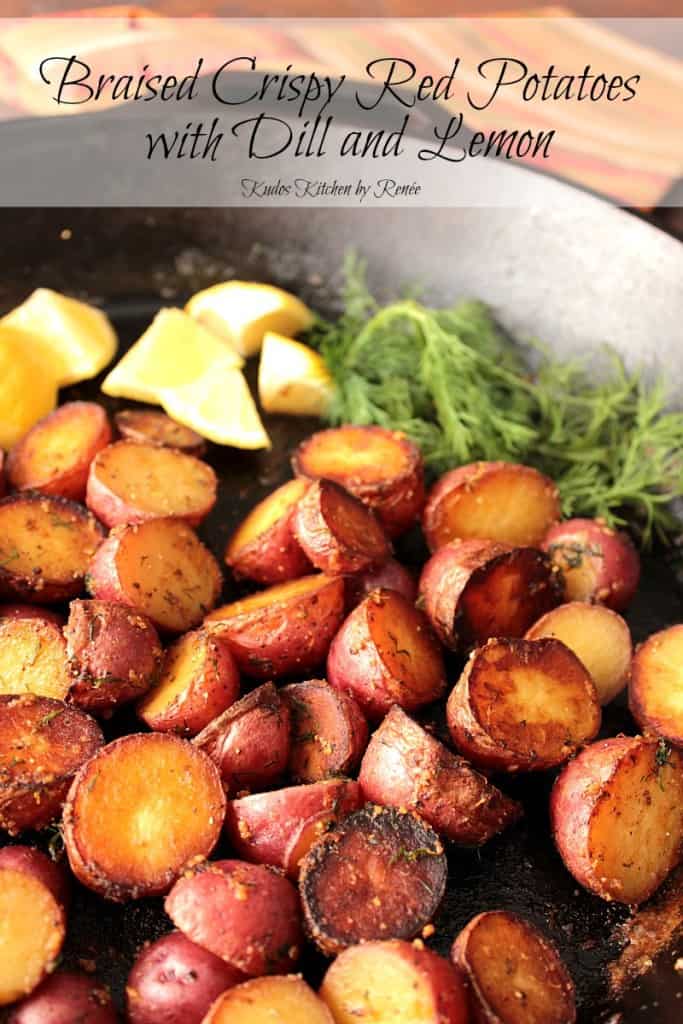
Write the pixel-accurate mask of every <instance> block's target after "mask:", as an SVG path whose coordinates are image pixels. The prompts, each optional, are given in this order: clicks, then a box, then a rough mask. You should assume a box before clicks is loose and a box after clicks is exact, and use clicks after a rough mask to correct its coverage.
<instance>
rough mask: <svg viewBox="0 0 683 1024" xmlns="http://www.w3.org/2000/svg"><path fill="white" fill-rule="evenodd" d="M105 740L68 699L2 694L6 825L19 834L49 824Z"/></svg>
mask: <svg viewBox="0 0 683 1024" xmlns="http://www.w3.org/2000/svg"><path fill="white" fill-rule="evenodd" d="M103 742H104V740H103V738H102V733H101V731H100V729H99V726H98V725H97V724H96V722H94V721H93V719H92V718H90V717H89V715H86V714H84V712H82V711H79V710H78V709H77V708H72V707H70V706H69V705H68V704H64V703H62V701H59V700H51V699H50V698H48V697H36V696H34V695H33V694H21V695H19V696H2V697H0V828H4V829H6V831H7V832H9V833H10V835H17V834H18V833H19V832H23V831H24V830H25V829H28V828H34V829H38V828H44V827H45V826H46V825H49V824H50V822H51V821H53V820H54V819H55V818H56V817H58V816H59V813H60V811H61V807H62V804H63V802H64V799H65V797H66V794H67V792H68V789H69V786H70V784H71V780H72V779H73V777H74V775H75V774H76V772H77V771H78V769H79V768H80V767H81V765H82V764H84V763H85V762H86V761H87V760H88V759H89V758H90V757H92V755H93V754H94V753H95V751H96V750H98V748H99V747H101V746H102V743H103Z"/></svg>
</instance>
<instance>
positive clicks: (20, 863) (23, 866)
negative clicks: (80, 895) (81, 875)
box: [0, 846, 71, 911]
mask: <svg viewBox="0 0 683 1024" xmlns="http://www.w3.org/2000/svg"><path fill="white" fill-rule="evenodd" d="M3 868H11V869H12V870H13V871H24V872H26V874H29V875H33V876H34V878H37V879H38V881H40V882H42V883H43V885H44V886H45V887H46V888H47V889H49V890H50V892H51V893H52V895H53V896H54V898H55V900H56V901H57V903H58V904H59V906H60V907H62V908H63V909H64V910H65V911H66V910H68V909H69V904H70V902H71V880H70V877H69V875H68V873H67V871H66V869H65V868H64V867H62V865H61V864H57V863H56V862H55V861H53V860H51V859H50V858H49V857H48V856H47V854H45V853H43V852H42V851H41V850H36V849H35V848H34V847H33V846H3V848H2V849H1V850H0V871H1V870H2V869H3Z"/></svg>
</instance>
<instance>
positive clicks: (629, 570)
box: [541, 519, 640, 612]
mask: <svg viewBox="0 0 683 1024" xmlns="http://www.w3.org/2000/svg"><path fill="white" fill-rule="evenodd" d="M541 547H542V548H543V550H544V551H547V552H548V554H549V556H550V558H551V559H552V562H553V565H555V566H557V568H558V569H559V570H560V572H561V574H562V579H563V581H564V591H565V601H595V602H597V603H598V604H604V605H607V607H608V608H613V609H614V611H616V612H622V611H624V609H625V608H627V607H628V605H629V604H630V603H631V599H632V598H633V595H634V594H635V592H636V590H637V589H638V583H639V580H640V557H639V555H638V552H637V551H636V549H635V547H634V545H633V542H632V541H631V538H630V537H629V536H628V534H626V533H623V532H622V531H620V530H613V529H612V527H610V526H607V524H606V523H605V522H603V521H602V520H601V519H567V520H566V521H565V522H563V523H558V524H557V526H553V527H552V528H551V529H550V530H548V532H547V533H546V535H545V538H544V540H543V543H542V544H541Z"/></svg>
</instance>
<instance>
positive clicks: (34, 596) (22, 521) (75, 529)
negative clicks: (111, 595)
mask: <svg viewBox="0 0 683 1024" xmlns="http://www.w3.org/2000/svg"><path fill="white" fill-rule="evenodd" d="M103 537H104V530H103V529H102V527H101V526H100V524H99V523H98V522H97V520H96V519H94V517H93V516H91V515H90V513H89V512H88V511H86V509H85V508H83V506H82V505H77V504H76V502H74V501H68V500H67V499H66V498H55V497H53V496H48V495H42V494H37V493H32V492H28V493H21V494H10V495H9V497H7V498H3V499H2V500H1V501H0V597H3V598H10V599H12V600H14V599H18V600H20V601H21V600H23V601H32V602H35V603H36V604H50V603H51V602H56V601H68V600H69V599H70V598H72V597H77V596H78V594H80V593H81V591H82V590H83V583H84V579H85V574H86V572H87V569H88V563H89V562H90V559H91V558H92V556H93V555H94V554H95V552H96V550H97V549H98V547H99V546H100V544H101V543H102V539H103Z"/></svg>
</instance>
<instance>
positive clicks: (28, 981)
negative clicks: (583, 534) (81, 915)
mask: <svg viewBox="0 0 683 1024" xmlns="http://www.w3.org/2000/svg"><path fill="white" fill-rule="evenodd" d="M65 934H66V919H65V915H64V909H63V907H62V906H61V905H60V903H59V902H58V900H57V898H56V897H55V894H54V893H53V892H52V890H51V889H50V887H49V886H47V885H45V883H44V882H43V881H42V880H41V879H40V878H39V877H38V876H37V875H36V874H34V873H32V872H30V871H26V870H23V869H21V868H17V867H3V866H1V865H0V1006H7V1004H8V1003H13V1002H14V1001H15V1000H17V999H21V998H22V996H25V995H28V994H29V993H30V992H32V991H33V989H34V988H35V987H36V986H37V985H38V984H39V983H40V982H41V981H42V979H43V978H44V977H45V975H46V974H48V973H49V972H50V971H52V970H54V968H55V966H56V963H57V958H58V956H59V953H60V951H61V948H62V944H63V942H64V936H65Z"/></svg>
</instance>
